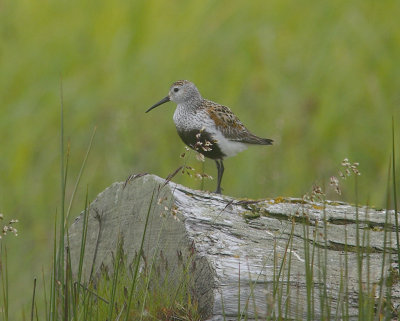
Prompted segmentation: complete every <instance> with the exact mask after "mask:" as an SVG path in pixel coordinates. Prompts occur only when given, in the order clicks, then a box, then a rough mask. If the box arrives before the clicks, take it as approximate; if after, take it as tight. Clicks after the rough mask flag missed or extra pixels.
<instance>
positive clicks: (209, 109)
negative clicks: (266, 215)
mask: <svg viewBox="0 0 400 321" xmlns="http://www.w3.org/2000/svg"><path fill="white" fill-rule="evenodd" d="M169 101H172V102H174V103H176V104H177V107H176V109H175V113H174V116H173V120H174V123H175V126H176V129H177V132H178V135H179V136H180V138H181V139H182V141H183V142H184V143H185V144H186V145H187V146H189V147H190V148H192V149H194V150H196V151H198V152H199V153H201V154H203V155H204V156H205V157H207V158H210V159H213V160H214V161H215V163H216V166H217V171H218V174H217V177H218V179H217V189H216V190H215V193H217V194H221V190H222V188H221V181H222V176H223V174H224V164H223V160H224V159H225V158H227V157H231V156H234V155H236V154H237V153H239V152H241V151H243V150H245V149H246V148H247V146H248V145H272V143H273V140H272V139H269V138H261V137H258V136H256V135H254V134H252V133H251V132H250V131H249V130H248V129H247V128H246V127H245V126H244V125H243V123H242V122H241V121H240V120H239V118H238V117H237V116H236V115H235V114H234V113H233V112H232V111H231V110H230V109H229V107H227V106H224V105H220V104H218V103H216V102H213V101H211V100H207V99H204V98H203V97H202V96H201V94H200V92H199V90H198V89H197V87H196V86H195V84H194V83H192V82H190V81H188V80H178V81H176V82H174V83H173V84H172V86H171V87H170V89H169V92H168V95H167V96H166V97H164V98H163V99H161V100H160V101H159V102H157V103H155V104H154V105H153V106H151V107H150V108H149V109H147V110H146V113H148V112H149V111H151V110H153V109H154V108H156V107H158V106H160V105H162V104H165V103H167V102H169Z"/></svg>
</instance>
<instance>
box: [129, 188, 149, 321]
mask: <svg viewBox="0 0 400 321" xmlns="http://www.w3.org/2000/svg"><path fill="white" fill-rule="evenodd" d="M154 193H155V189H153V192H152V194H151V199H150V204H149V208H148V209H147V215H146V222H145V224H144V229H143V235H142V241H141V243H140V249H139V252H138V255H137V258H136V262H135V269H134V275H133V280H132V285H131V289H130V293H129V299H128V306H127V309H126V315H125V321H128V320H129V312H130V309H131V303H132V299H133V292H134V291H135V285H136V279H137V276H138V272H139V263H140V253H142V251H143V245H144V240H145V236H146V232H147V226H148V224H149V217H150V213H151V207H152V205H153V199H154Z"/></svg>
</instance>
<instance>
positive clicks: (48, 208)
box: [0, 0, 400, 319]
mask: <svg viewBox="0 0 400 321" xmlns="http://www.w3.org/2000/svg"><path fill="white" fill-rule="evenodd" d="M0 7H1V8H0V70H1V73H0V104H1V106H0V137H1V139H0V140H1V141H0V144H1V152H2V153H1V154H2V156H1V157H0V182H1V183H0V212H2V213H4V214H5V215H6V216H7V217H14V218H18V219H19V220H20V222H21V223H20V226H21V228H20V230H21V237H19V238H15V239H11V238H10V239H9V240H7V242H8V248H9V249H12V251H10V252H9V253H8V255H9V264H10V266H9V280H10V284H12V287H10V289H9V291H10V295H11V296H12V297H13V298H14V299H13V300H11V302H10V307H9V311H10V313H11V317H13V318H14V319H15V318H17V317H18V318H20V312H19V311H20V310H21V308H25V309H26V311H28V310H29V308H30V299H31V294H32V293H31V291H30V290H29V291H27V290H26V288H27V284H32V280H33V278H34V277H37V276H38V275H40V273H41V272H40V271H41V270H42V268H44V269H45V270H46V271H45V273H50V271H49V264H48V262H50V261H51V253H50V251H48V250H47V249H48V248H49V247H51V246H52V241H53V235H52V231H53V224H52V223H53V222H54V221H53V220H54V215H55V214H54V213H55V211H56V209H57V213H58V215H59V219H60V217H61V211H62V209H61V207H62V206H60V204H61V199H60V193H59V190H58V189H57V188H55V186H60V184H61V182H60V178H59V175H58V171H59V163H60V158H59V153H58V150H59V148H60V146H59V138H60V137H59V134H58V133H59V108H58V106H59V84H60V75H61V76H62V79H63V88H64V118H65V124H66V126H65V128H64V133H65V142H66V145H67V142H68V141H70V142H71V145H70V149H71V159H70V165H69V169H68V171H69V174H68V176H69V178H70V179H71V180H72V181H76V178H77V177H78V176H79V171H80V168H81V160H82V159H83V158H84V156H85V153H86V151H87V145H88V143H89V139H88V137H89V135H90V133H91V131H92V128H94V127H96V126H97V128H98V130H97V134H96V141H95V143H94V145H93V148H92V151H91V156H90V158H89V160H88V162H89V163H90V166H88V167H87V168H86V170H85V174H84V175H83V176H82V177H81V187H80V188H78V189H77V190H76V192H75V189H74V185H73V184H69V185H68V186H67V188H66V190H65V195H66V197H67V199H68V200H69V199H70V196H71V195H72V194H73V193H76V197H75V198H76V201H75V202H74V204H72V206H71V207H70V209H68V208H67V209H65V210H66V211H68V212H69V213H70V218H73V217H74V216H75V215H76V214H77V213H78V212H79V211H80V209H81V207H82V204H84V202H85V194H86V193H85V191H86V186H87V185H88V184H89V185H90V189H89V195H88V198H89V199H93V197H94V196H95V195H97V194H98V193H99V192H100V191H102V190H103V189H104V188H105V187H106V186H109V185H110V184H111V183H112V182H114V181H117V180H118V181H123V180H124V179H125V178H126V177H127V176H128V175H129V174H130V173H132V172H151V173H155V174H158V175H159V176H162V177H166V176H167V174H168V173H170V171H171V168H175V167H176V162H177V161H176V159H177V157H176V156H177V155H179V154H180V153H181V152H182V151H183V144H182V143H181V142H180V140H179V137H178V136H177V135H176V133H175V128H174V125H173V123H172V119H171V118H172V113H173V109H174V106H173V104H172V103H171V104H170V105H166V106H165V107H164V108H161V109H159V110H158V111H157V112H154V114H151V115H146V114H144V111H145V110H146V108H148V107H149V106H151V104H153V103H154V102H155V101H157V100H158V99H160V98H162V97H164V96H165V95H166V93H167V90H168V86H169V85H170V83H172V82H173V81H175V80H177V79H181V78H187V79H190V80H192V81H194V82H195V83H196V84H197V86H198V87H199V89H200V91H201V92H202V93H203V95H204V96H205V97H207V98H210V99H213V100H216V101H218V102H221V103H223V104H226V105H228V106H230V107H231V108H232V109H233V110H234V112H235V113H236V114H237V115H238V116H239V118H240V119H241V120H242V121H243V122H244V123H245V124H246V125H247V126H248V127H249V129H251V130H252V131H254V132H255V133H256V134H259V135H261V136H265V137H269V138H272V139H274V140H275V141H276V144H275V145H274V146H271V147H268V148H250V149H249V150H248V151H246V152H244V153H242V154H240V155H238V156H237V157H235V158H232V159H229V160H227V161H226V163H225V167H226V171H225V176H224V180H223V187H225V191H224V192H225V193H226V194H229V195H234V196H240V197H252V198H257V197H276V196H281V195H290V196H301V195H302V194H303V193H304V191H305V190H307V189H308V187H309V186H311V185H312V184H313V183H314V181H315V180H316V179H317V178H318V179H320V180H321V181H325V180H326V179H327V178H328V176H327V173H329V172H330V170H331V169H332V168H333V167H334V166H335V164H337V163H338V162H339V161H341V160H342V159H343V158H344V157H349V158H350V159H356V160H357V161H359V162H360V164H361V166H362V168H361V171H362V172H363V173H365V174H364V175H363V176H362V177H360V182H359V187H358V188H359V195H360V199H359V200H358V201H359V203H360V204H365V203H369V204H370V205H372V206H377V207H385V205H386V197H385V192H384V191H385V188H386V179H385V177H386V170H387V165H386V162H387V159H388V157H389V154H390V153H388V151H390V149H391V146H390V145H391V139H390V137H391V134H392V133H391V130H390V118H391V117H392V116H393V117H394V119H395V121H396V123H399V119H400V117H399V116H400V114H399V113H400V112H399V110H400V109H399V108H398V107H399V106H398V105H399V95H398V88H400V78H399V77H398V73H397V70H399V68H400V62H399V59H398V57H399V56H400V33H399V31H398V30H399V29H400V28H399V23H398V19H397V17H398V16H399V14H400V4H399V2H398V1H396V0H386V1H375V2H373V1H365V0H354V1H336V2H321V1H317V0H314V1H308V2H305V3H300V2H295V1H287V0H284V1H277V0H273V1H267V2H265V1H261V0H256V1H251V2H243V1H220V2H215V1H211V0H207V1H196V2H187V3H182V2H181V1H169V2H160V1H159V2H152V1H150V2H149V1H143V0H141V1H139V0H138V1H131V2H127V1H122V0H117V1H112V2H110V1H103V0H99V1H96V2H89V1H76V0H72V1H48V0H38V1H35V2H32V1H28V0H21V1H12V0H5V1H3V2H1V5H0ZM396 136H397V141H400V140H399V132H397V134H396ZM189 165H190V166H199V167H198V168H200V166H203V165H200V164H197V163H196V162H192V161H190V164H189ZM204 166H205V171H206V172H207V173H210V174H212V175H213V176H215V175H216V173H215V168H214V164H213V162H209V161H207V162H206V163H205V165H204ZM396 169H397V172H398V167H397V168H396ZM176 180H177V181H178V182H180V183H183V184H185V185H188V186H191V187H195V188H198V187H200V186H201V184H202V183H203V181H202V182H200V181H193V180H192V179H190V178H189V177H185V176H179V177H176ZM204 187H205V188H206V189H210V190H214V189H215V180H214V181H211V182H209V181H205V182H204ZM332 196H333V194H332V195H328V198H331V197H332ZM343 198H344V200H346V201H350V202H352V201H354V198H353V193H352V189H345V190H344V191H343ZM68 205H69V204H68ZM58 223H59V221H58ZM59 236H60V235H59ZM27 266H31V267H32V268H31V269H27V268H26V267H27ZM38 280H39V278H38ZM38 283H39V284H38V287H39V288H40V287H41V285H40V283H41V282H38ZM38 291H39V293H40V290H38Z"/></svg>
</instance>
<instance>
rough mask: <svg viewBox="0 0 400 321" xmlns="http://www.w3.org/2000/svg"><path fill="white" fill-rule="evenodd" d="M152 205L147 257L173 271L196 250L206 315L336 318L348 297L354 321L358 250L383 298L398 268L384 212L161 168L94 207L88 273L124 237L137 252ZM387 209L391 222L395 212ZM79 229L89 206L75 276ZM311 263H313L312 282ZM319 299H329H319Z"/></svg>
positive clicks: (73, 244)
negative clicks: (219, 190) (213, 187)
mask: <svg viewBox="0 0 400 321" xmlns="http://www.w3.org/2000/svg"><path fill="white" fill-rule="evenodd" d="M152 199H153V200H152ZM150 205H151V207H149V206H150ZM149 211H150V216H149V225H148V230H147V233H146V235H145V242H144V248H143V256H144V257H148V258H153V257H157V258H159V257H160V256H161V257H164V258H166V259H167V260H168V266H169V268H170V271H172V273H171V275H174V274H175V273H174V272H173V271H178V269H179V266H180V261H181V260H182V257H184V258H189V257H190V258H191V268H190V269H189V271H190V274H191V278H192V280H193V293H194V295H195V297H196V299H197V300H198V304H199V310H200V312H201V313H202V315H203V316H204V319H207V320H224V316H225V320H237V316H238V314H240V313H243V314H245V315H247V316H248V320H255V319H259V320H260V319H261V320H262V319H265V318H266V317H268V316H273V315H275V316H276V315H278V314H279V313H281V315H283V316H284V315H285V313H286V312H285V311H286V308H287V316H288V317H290V318H293V319H295V318H300V319H301V318H306V316H307V314H309V313H311V312H310V311H311V310H312V311H313V312H312V313H313V316H314V318H315V319H320V317H321V316H322V315H323V314H325V315H326V309H328V308H329V309H330V310H331V316H332V318H333V317H334V316H335V315H336V314H337V315H338V316H340V315H341V314H342V308H341V307H343V306H344V305H343V304H345V303H346V304H347V303H348V309H349V310H348V311H349V315H350V316H351V319H353V318H356V317H357V315H358V290H359V273H358V271H359V269H358V267H357V266H358V265H357V264H358V262H360V260H357V257H358V253H357V251H358V252H359V253H360V251H361V250H362V251H363V252H364V253H368V255H365V254H364V255H363V256H362V258H361V261H362V263H363V268H362V271H363V272H362V280H363V284H364V285H365V291H367V289H368V284H367V283H366V281H367V278H369V280H370V282H369V286H370V288H369V291H370V292H373V291H374V293H375V295H376V301H377V302H378V300H379V295H380V294H379V293H380V292H379V290H380V285H382V284H383V285H384V282H381V281H382V280H381V271H382V266H383V265H384V266H383V269H384V271H385V278H386V277H388V276H390V271H391V269H392V268H396V269H397V264H396V265H394V263H393V260H392V258H391V257H392V256H393V258H394V255H393V253H395V252H396V237H395V233H393V231H394V227H393V226H392V225H389V226H388V225H386V230H387V231H388V230H389V233H386V238H387V239H386V250H385V253H386V255H385V259H383V258H384V254H383V253H384V237H385V233H384V231H385V217H386V215H385V214H386V211H384V210H374V209H371V208H367V207H360V208H356V207H354V206H351V205H349V204H345V203H340V202H329V201H327V202H325V204H322V203H312V202H305V201H303V200H302V199H294V198H285V199H283V198H279V199H266V200H260V201H251V200H247V199H246V200H238V199H234V198H232V197H228V196H221V195H216V194H213V193H208V192H202V191H195V190H191V189H189V188H186V187H184V186H181V185H178V184H175V183H172V182H166V181H165V180H164V179H161V178H159V177H157V176H154V175H144V176H142V175H138V176H136V177H132V178H131V179H130V180H129V181H127V182H126V183H114V184H113V185H111V186H110V187H109V188H107V189H106V190H105V191H103V192H102V193H100V194H99V195H98V196H97V198H96V199H95V200H94V201H93V203H92V204H91V205H90V208H89V221H88V233H87V240H86V247H85V256H84V268H83V278H84V279H85V280H88V279H89V278H90V276H91V274H93V275H95V274H96V273H97V272H98V271H99V268H100V266H101V265H105V266H111V261H112V259H111V257H112V255H111V253H113V252H115V249H116V246H117V243H118V239H119V238H120V237H121V236H122V237H123V240H124V243H123V248H124V252H125V254H126V255H127V259H128V261H132V260H133V258H134V257H135V255H136V254H137V253H138V251H139V248H140V243H141V239H142V235H143V230H144V225H145V220H146V216H147V213H148V212H149ZM389 214H390V217H391V222H392V223H393V221H394V212H393V211H389ZM357 215H358V223H357ZM389 223H390V222H389ZM357 226H358V228H357ZM82 227H83V213H81V215H80V216H79V217H77V218H76V220H75V221H74V223H73V224H72V226H71V227H70V228H69V243H70V245H69V246H70V253H71V263H72V264H71V265H72V269H73V273H74V274H75V275H76V273H77V268H78V262H79V254H80V247H81V236H82ZM357 238H359V244H357ZM345 249H346V250H347V251H345ZM357 249H358V250H357ZM367 257H368V258H367ZM345 258H346V259H347V262H348V269H347V272H346V268H345V262H346V259H345ZM367 260H368V262H367ZM307 266H308V268H307ZM289 267H290V278H289V277H288V275H289V270H288V268H289ZM325 267H326V268H325ZM367 267H368V268H367ZM307 271H308V272H311V271H312V276H311V277H312V282H311V283H310V281H308V286H307V278H308V280H310V273H308V275H307ZM177 273H178V272H177ZM345 273H348V278H347V282H346V281H345V277H344V275H345ZM277 279H279V283H278V282H276V280H277ZM373 284H375V285H376V286H375V287H374V288H372V286H371V285H373ZM239 285H240V286H239ZM277 285H279V286H277ZM346 288H347V289H348V296H347V297H346V295H345V294H346V290H345V289H346ZM399 290H400V289H399V285H398V283H395V284H394V285H393V287H392V291H391V292H392V293H391V295H392V303H393V305H394V306H395V308H397V306H398V303H399V295H400V291H399ZM385 292H386V289H383V292H382V293H383V294H385ZM307 293H309V295H310V293H312V295H313V301H312V302H311V303H312V306H311V307H310V306H309V305H307V303H310V302H308V301H307ZM324 293H325V294H324ZM321 297H328V298H329V300H327V301H326V300H325V301H326V302H321V301H320V298H321ZM278 298H281V300H280V299H279V300H278ZM239 301H240V304H238V302H239ZM239 306H240V312H239V311H238V309H239ZM337 307H339V309H338V311H336V310H337ZM324 309H325V312H324V311H323V310H324ZM273 311H275V312H273ZM273 313H275V314H273ZM339 318H340V317H339Z"/></svg>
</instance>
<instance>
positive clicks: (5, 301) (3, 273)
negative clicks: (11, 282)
mask: <svg viewBox="0 0 400 321" xmlns="http://www.w3.org/2000/svg"><path fill="white" fill-rule="evenodd" d="M1 257H2V258H3V260H2V262H1V267H0V272H1V284H2V290H3V308H2V310H3V311H2V312H3V318H4V321H8V267H7V265H8V263H7V247H6V246H4V249H3V245H2V246H1Z"/></svg>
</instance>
